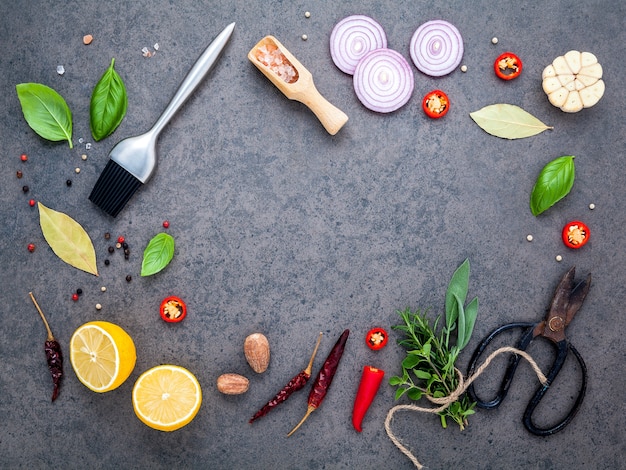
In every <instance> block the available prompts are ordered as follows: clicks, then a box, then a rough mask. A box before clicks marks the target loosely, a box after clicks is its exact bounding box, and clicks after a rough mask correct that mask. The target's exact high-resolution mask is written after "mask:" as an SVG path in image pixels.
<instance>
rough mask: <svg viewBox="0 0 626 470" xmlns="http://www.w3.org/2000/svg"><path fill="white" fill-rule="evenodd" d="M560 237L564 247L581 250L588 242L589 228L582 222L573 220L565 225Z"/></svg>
mask: <svg viewBox="0 0 626 470" xmlns="http://www.w3.org/2000/svg"><path fill="white" fill-rule="evenodd" d="M561 235H562V237H563V243H565V246H566V247H568V248H574V249H577V248H581V247H583V246H584V245H585V244H586V243H587V242H588V241H589V227H587V225H586V224H585V223H584V222H581V221H579V220H574V221H572V222H569V223H568V224H565V227H563V232H562V234H561Z"/></svg>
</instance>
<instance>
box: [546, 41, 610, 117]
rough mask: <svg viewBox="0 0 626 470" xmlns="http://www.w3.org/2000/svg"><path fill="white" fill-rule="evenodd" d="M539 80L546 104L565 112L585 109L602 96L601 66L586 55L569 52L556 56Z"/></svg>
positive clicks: (590, 54)
mask: <svg viewBox="0 0 626 470" xmlns="http://www.w3.org/2000/svg"><path fill="white" fill-rule="evenodd" d="M541 77H542V79H543V83H542V85H543V91H545V93H546V95H548V100H550V103H552V104H553V105H554V106H556V107H557V108H560V109H561V111H564V112H566V113H576V112H578V111H580V110H581V109H583V108H589V107H591V106H593V105H594V104H596V103H597V102H598V101H600V98H602V95H603V94H604V82H603V81H602V66H601V65H600V64H599V63H598V59H597V58H596V56H595V55H593V54H592V53H590V52H579V51H569V52H568V53H567V54H565V55H563V56H559V57H557V58H556V59H554V61H553V62H552V64H550V65H548V66H547V67H546V68H545V69H544V70H543V73H542V75H541Z"/></svg>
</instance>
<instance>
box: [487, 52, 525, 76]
mask: <svg viewBox="0 0 626 470" xmlns="http://www.w3.org/2000/svg"><path fill="white" fill-rule="evenodd" d="M493 69H494V71H495V72H496V75H497V76H498V78H501V79H502V80H513V79H514V78H517V77H519V75H520V73H522V61H521V59H520V58H519V57H517V56H516V55H515V54H513V53H512V52H505V53H504V54H501V55H499V56H498V58H497V59H496V61H495V62H494V63H493Z"/></svg>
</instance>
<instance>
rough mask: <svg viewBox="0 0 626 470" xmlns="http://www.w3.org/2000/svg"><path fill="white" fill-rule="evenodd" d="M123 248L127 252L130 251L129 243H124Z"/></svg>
mask: <svg viewBox="0 0 626 470" xmlns="http://www.w3.org/2000/svg"><path fill="white" fill-rule="evenodd" d="M122 248H124V249H125V250H127V249H128V243H126V242H124V243H122Z"/></svg>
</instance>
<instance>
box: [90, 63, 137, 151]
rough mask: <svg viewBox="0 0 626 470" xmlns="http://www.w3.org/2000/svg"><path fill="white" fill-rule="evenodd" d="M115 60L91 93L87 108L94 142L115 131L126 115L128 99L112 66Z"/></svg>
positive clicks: (121, 82) (120, 79) (122, 83)
mask: <svg viewBox="0 0 626 470" xmlns="http://www.w3.org/2000/svg"><path fill="white" fill-rule="evenodd" d="M114 65H115V59H112V60H111V65H110V66H109V68H107V70H106V72H104V75H102V77H101V78H100V80H99V81H98V83H97V84H96V86H95V88H94V89H93V93H92V94H91V103H90V106H89V124H90V127H91V135H93V138H94V139H95V140H102V139H104V138H105V137H108V136H109V135H111V134H112V133H113V131H115V129H117V126H119V125H120V123H121V122H122V119H124V116H125V115H126V108H127V107H128V97H127V95H126V87H125V86H124V82H123V81H122V77H120V76H119V74H118V73H117V72H116V71H115V69H114V68H113V66H114Z"/></svg>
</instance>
